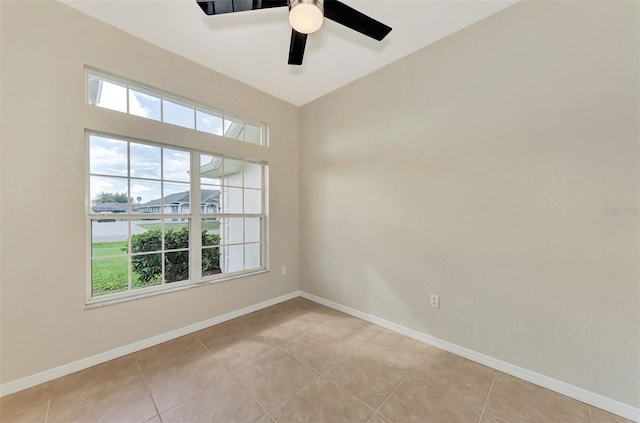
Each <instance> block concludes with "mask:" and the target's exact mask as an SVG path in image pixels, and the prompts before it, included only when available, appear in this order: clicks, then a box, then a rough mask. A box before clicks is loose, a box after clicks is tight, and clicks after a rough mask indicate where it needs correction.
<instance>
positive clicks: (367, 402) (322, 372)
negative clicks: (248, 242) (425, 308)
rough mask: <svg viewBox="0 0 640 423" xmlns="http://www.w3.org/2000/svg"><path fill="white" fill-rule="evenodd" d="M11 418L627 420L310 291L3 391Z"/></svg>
mask: <svg viewBox="0 0 640 423" xmlns="http://www.w3.org/2000/svg"><path fill="white" fill-rule="evenodd" d="M0 421H2V422H11V423H14V422H25V423H32V422H47V423H58V422H65V423H67V422H92V423H93V422H115V423H129V422H131V423H143V422H153V423H169V422H223V423H232V422H258V423H274V422H279V423H285V422H328V423H338V422H348V423H352V422H353V423H356V422H368V423H389V422H401V423H405V422H443V423H449V422H474V423H505V422H509V423H519V422H553V423H557V422H585V423H605V422H609V423H615V422H629V421H628V420H625V419H623V418H621V417H617V416H614V415H612V414H609V413H607V412H604V411H602V410H599V409H596V408H593V407H590V406H588V405H586V404H583V403H581V402H578V401H575V400H573V399H570V398H567V397H565V396H562V395H559V394H556V393H553V392H551V391H548V390H546V389H543V388H540V387H537V386H535V385H532V384H530V383H527V382H524V381H522V380H519V379H516V378H514V377H511V376H508V375H506V374H503V373H500V372H498V371H495V370H493V369H491V368H489V367H485V366H483V365H480V364H477V363H474V362H472V361H469V360H466V359H464V358H461V357H458V356H455V355H453V354H450V353H448V352H445V351H442V350H440V349H437V348H434V347H431V346H428V345H425V344H422V343H420V342H418V341H415V340H412V339H410V338H407V337H404V336H401V335H398V334H396V333H393V332H390V331H388V330H386V329H382V328H380V327H378V326H375V325H373V324H370V323H367V322H364V321H362V320H359V319H356V318H353V317H351V316H348V315H346V314H343V313H340V312H337V311H335V310H332V309H329V308H326V307H323V306H321V305H318V304H315V303H313V302H311V301H308V300H305V299H303V298H295V299H293V300H290V301H287V302H284V303H281V304H278V305H276V306H273V307H269V308H266V309H264V310H260V311H258V312H255V313H252V314H249V315H247V316H244V317H241V318H238V319H234V320H231V321H228V322H225V323H222V324H219V325H216V326H212V327H210V328H207V329H204V330H201V331H199V332H196V333H193V334H191V335H187V336H184V337H182V338H178V339H175V340H172V341H169V342H165V343H164V344H160V345H157V346H155V347H152V348H148V349H146V350H143V351H139V352H137V353H135V354H132V355H128V356H125V357H122V358H119V359H116V360H113V361H110V362H107V363H104V364H101V365H98V366H95V367H92V368H90V369H87V370H83V371H80V372H77V373H74V374H71V375H68V376H65V377H62V378H60V379H56V380H54V381H51V382H48V383H45V384H42V385H39V386H36V387H34V388H31V389H27V390H25V391H22V392H18V393H15V394H12V395H9V396H6V397H3V398H2V399H0Z"/></svg>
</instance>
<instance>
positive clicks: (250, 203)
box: [244, 189, 262, 214]
mask: <svg viewBox="0 0 640 423" xmlns="http://www.w3.org/2000/svg"><path fill="white" fill-rule="evenodd" d="M244 212H245V213H256V214H257V213H261V212H262V192H261V191H260V190H257V189H245V190H244Z"/></svg>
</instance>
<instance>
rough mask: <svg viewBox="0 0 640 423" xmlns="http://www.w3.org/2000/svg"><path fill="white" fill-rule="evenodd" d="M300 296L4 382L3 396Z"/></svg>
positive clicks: (264, 303)
mask: <svg viewBox="0 0 640 423" xmlns="http://www.w3.org/2000/svg"><path fill="white" fill-rule="evenodd" d="M298 296H300V291H294V292H290V293H289V294H285V295H281V296H279V297H276V298H272V299H270V300H266V301H262V302H261V303H258V304H253V305H250V306H248V307H244V308H241V309H239V310H235V311H232V312H229V313H226V314H223V315H220V316H216V317H213V318H211V319H207V320H204V321H202V322H198V323H194V324H192V325H188V326H185V327H182V328H179V329H175V330H172V331H170V332H165V333H162V334H160V335H156V336H152V337H151V338H147V339H143V340H142V341H137V342H134V343H132V344H129V345H124V346H122V347H119V348H114V349H112V350H109V351H105V352H103V353H100V354H96V355H92V356H91V357H87V358H83V359H80V360H78V361H74V362H71V363H68V364H63V365H62V366H58V367H55V368H53V369H49V370H45V371H44V372H40V373H36V374H34V375H31V376H26V377H23V378H21V379H17V380H13V381H11V382H7V383H3V384H1V385H0V397H1V396H5V395H9V394H12V393H14V392H18V391H22V390H23V389H27V388H31V387H32V386H36V385H39V384H41V383H45V382H49V381H50V380H53V379H56V378H59V377H62V376H66V375H68V374H71V373H74V372H77V371H79V370H84V369H88V368H89V367H92V366H95V365H97V364H100V363H104V362H106V361H109V360H113V359H115V358H119V357H122V356H125V355H127V354H131V353H134V352H136V351H140V350H143V349H145V348H149V347H152V346H154V345H158V344H161V343H163V342H166V341H170V340H172V339H175V338H178V337H180V336H184V335H188V334H190V333H193V332H196V331H199V330H201V329H204V328H208V327H209V326H213V325H217V324H218V323H222V322H226V321H227V320H231V319H235V318H236V317H240V316H244V315H245V314H249V313H253V312H254V311H258V310H261V309H263V308H265V307H269V306H272V305H275V304H278V303H281V302H283V301H287V300H290V299H292V298H295V297H298Z"/></svg>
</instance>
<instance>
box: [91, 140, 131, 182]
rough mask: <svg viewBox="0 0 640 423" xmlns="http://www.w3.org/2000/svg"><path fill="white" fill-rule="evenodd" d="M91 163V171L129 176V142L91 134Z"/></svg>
mask: <svg viewBox="0 0 640 423" xmlns="http://www.w3.org/2000/svg"><path fill="white" fill-rule="evenodd" d="M89 163H90V165H89V168H90V172H91V173H99V174H101V175H110V176H127V142H126V141H120V140H113V139H110V138H104V137H99V136H96V135H91V136H90V137H89Z"/></svg>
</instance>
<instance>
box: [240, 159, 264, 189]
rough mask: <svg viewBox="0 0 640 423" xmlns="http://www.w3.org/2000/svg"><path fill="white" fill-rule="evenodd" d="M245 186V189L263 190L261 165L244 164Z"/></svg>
mask: <svg viewBox="0 0 640 423" xmlns="http://www.w3.org/2000/svg"><path fill="white" fill-rule="evenodd" d="M244 186H245V188H257V189H261V188H262V165H261V164H259V163H251V162H244Z"/></svg>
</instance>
